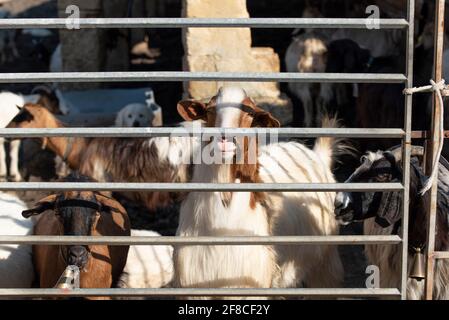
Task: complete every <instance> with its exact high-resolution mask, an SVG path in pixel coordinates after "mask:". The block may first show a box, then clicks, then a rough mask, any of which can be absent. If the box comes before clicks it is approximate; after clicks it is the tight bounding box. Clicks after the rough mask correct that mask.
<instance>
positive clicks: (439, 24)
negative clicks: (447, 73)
mask: <svg viewBox="0 0 449 320" xmlns="http://www.w3.org/2000/svg"><path fill="white" fill-rule="evenodd" d="M444 6H445V0H436V5H435V42H434V65H433V67H434V80H435V82H439V81H441V79H442V64H443V46H444ZM439 103H440V102H439V99H438V97H437V95H436V93H435V92H434V93H433V104H432V125H431V131H430V137H431V138H430V140H429V142H428V143H427V148H428V150H427V151H426V158H427V159H426V173H430V172H432V163H433V159H434V158H435V156H436V151H437V148H436V146H437V144H438V141H439V138H440V129H441V128H440V125H439V118H440V116H441V115H440V109H439V108H437V104H439ZM440 107H441V108H444V106H440ZM437 177H438V176H437ZM437 190H438V179H435V181H434V182H433V185H432V188H431V190H430V205H429V208H428V217H427V218H428V219H427V246H426V253H427V263H426V287H425V299H426V300H432V293H433V276H434V275H433V270H434V264H435V257H434V251H435V225H436V212H437Z"/></svg>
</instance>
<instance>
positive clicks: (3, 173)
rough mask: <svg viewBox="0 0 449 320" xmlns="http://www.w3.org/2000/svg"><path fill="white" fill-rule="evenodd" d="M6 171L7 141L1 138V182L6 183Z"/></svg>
mask: <svg viewBox="0 0 449 320" xmlns="http://www.w3.org/2000/svg"><path fill="white" fill-rule="evenodd" d="M6 170H7V169H6V153H5V139H4V138H0V181H6V175H7V171H6Z"/></svg>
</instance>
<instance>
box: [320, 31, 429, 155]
mask: <svg viewBox="0 0 449 320" xmlns="http://www.w3.org/2000/svg"><path fill="white" fill-rule="evenodd" d="M425 56H428V52H427V51H426V50H421V49H420V48H418V49H417V50H416V51H415V60H416V61H418V62H419V65H418V68H417V72H416V73H415V85H417V86H419V85H427V84H428V82H429V80H430V76H429V75H428V71H429V70H431V60H428V59H424V58H423V57H425ZM404 71H405V58H404V55H403V54H398V55H397V56H388V57H376V58H374V57H372V56H371V54H370V52H369V51H368V50H366V49H363V48H361V47H360V46H359V45H358V44H357V43H356V42H354V41H352V40H349V39H343V40H336V41H333V42H331V43H330V44H329V47H328V56H327V66H326V72H334V73H336V72H338V73H377V74H379V73H387V74H388V73H392V74H394V73H396V74H399V73H404ZM328 86H329V85H328ZM331 87H332V91H333V94H332V97H333V99H332V100H331V99H329V98H326V97H324V96H325V95H326V94H325V93H323V100H327V101H330V102H327V103H326V108H327V109H329V107H330V106H334V108H335V109H336V110H333V111H334V112H333V113H335V111H336V112H337V113H338V115H339V117H340V118H342V119H343V121H344V123H345V125H346V126H356V127H361V128H403V127H404V101H405V100H404V95H403V93H402V91H403V89H404V86H403V85H402V84H387V83H376V84H375V83H362V84H353V85H345V84H335V85H332V86H331ZM320 95H321V94H320ZM327 95H329V94H327ZM413 99H414V105H416V106H417V107H416V108H414V110H413V111H414V112H413V118H412V128H413V129H414V130H424V129H425V128H428V123H426V119H429V117H428V112H427V111H426V109H427V105H428V100H429V95H416V96H414V97H413ZM396 144H397V141H396V140H390V139H382V140H381V141H379V139H376V140H370V139H366V140H364V141H362V145H361V151H362V152H363V151H366V150H378V149H388V148H390V147H392V146H394V145H396Z"/></svg>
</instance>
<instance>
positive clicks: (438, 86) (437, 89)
mask: <svg viewBox="0 0 449 320" xmlns="http://www.w3.org/2000/svg"><path fill="white" fill-rule="evenodd" d="M446 89H448V86H447V85H446V81H445V80H444V79H442V80H441V81H438V82H435V81H434V80H430V85H429V86H423V87H413V88H406V89H404V91H403V92H404V94H406V95H412V94H414V93H418V92H434V93H435V94H436V96H437V98H438V103H436V104H435V108H436V110H437V111H439V115H440V117H439V119H438V120H439V131H440V135H439V139H438V151H437V153H436V155H435V157H434V159H433V163H432V172H431V174H430V176H429V178H428V179H427V180H426V182H425V184H424V186H423V188H422V189H421V191H420V192H419V193H420V194H421V195H424V194H425V193H426V192H427V191H428V190H430V188H432V185H433V182H434V181H435V179H437V178H438V164H439V163H440V158H441V152H442V151H443V144H444V106H443V93H442V92H443V90H446Z"/></svg>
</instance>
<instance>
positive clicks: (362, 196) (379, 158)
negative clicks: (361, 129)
mask: <svg viewBox="0 0 449 320" xmlns="http://www.w3.org/2000/svg"><path fill="white" fill-rule="evenodd" d="M412 153H413V158H412V162H411V170H410V204H409V212H410V223H409V230H408V232H409V249H410V250H409V251H410V252H409V257H410V258H411V257H412V255H413V254H414V251H413V250H416V249H417V248H419V249H425V246H426V242H427V239H426V234H427V232H426V230H427V218H426V208H427V207H428V204H429V201H430V192H427V193H426V194H425V195H424V196H421V195H420V193H419V191H420V190H421V188H422V186H423V182H424V179H425V176H424V174H423V172H422V170H421V168H420V166H419V156H421V155H422V154H423V149H422V148H420V147H413V152H412ZM401 158H402V157H401V149H400V148H394V149H393V150H392V151H377V152H375V153H373V152H369V153H368V154H367V155H366V156H364V157H362V164H361V165H360V167H358V168H357V169H356V170H355V171H354V173H353V174H352V175H351V176H350V177H349V179H348V180H347V181H346V182H367V183H375V182H400V181H401V180H402V166H401ZM401 200H402V193H401V192H400V191H392V192H365V193H357V192H339V193H338V194H337V196H336V199H335V214H336V217H337V220H339V221H340V222H341V223H342V224H348V223H350V222H353V221H364V233H365V234H368V235H378V234H384V235H387V234H398V233H399V229H400V227H401V216H402V215H401V203H402V201H401ZM448 216H449V163H448V162H447V161H446V160H445V159H444V158H441V161H440V166H439V180H438V201H437V228H436V229H437V233H436V239H435V249H436V250H438V251H448V250H449V224H448ZM370 218H373V219H370ZM365 252H366V255H367V258H368V260H369V262H370V263H371V264H375V265H377V266H379V268H380V272H381V273H380V283H381V286H382V287H388V288H393V287H396V288H398V287H399V285H400V260H401V259H400V257H401V255H400V247H399V246H386V245H370V246H367V247H366V249H365ZM448 281H449V261H448V260H439V261H436V263H435V278H434V298H435V299H449V286H448ZM423 294H424V281H419V280H416V279H412V278H409V279H408V283H407V297H408V298H409V299H422V298H423Z"/></svg>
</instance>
